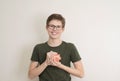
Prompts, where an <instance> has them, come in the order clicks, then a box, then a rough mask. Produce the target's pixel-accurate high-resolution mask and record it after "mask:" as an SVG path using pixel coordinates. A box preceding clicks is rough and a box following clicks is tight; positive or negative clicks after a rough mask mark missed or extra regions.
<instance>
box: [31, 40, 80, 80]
mask: <svg viewBox="0 0 120 81" xmlns="http://www.w3.org/2000/svg"><path fill="white" fill-rule="evenodd" d="M50 51H54V52H57V53H58V54H60V56H61V60H60V61H61V63H62V64H64V65H66V66H68V67H70V62H76V61H79V60H81V57H80V55H79V53H78V51H77V49H76V47H75V45H74V44H72V43H67V42H64V41H63V42H62V44H61V45H59V46H57V47H50V46H49V45H48V44H47V42H45V43H42V44H37V45H36V46H35V47H34V50H33V53H32V57H31V60H32V61H38V62H39V64H42V63H43V62H44V61H45V59H46V53H47V52H50ZM39 80H40V81H71V77H70V74H69V73H68V72H66V71H64V70H62V69H60V68H57V67H55V66H48V67H47V68H46V69H45V70H44V71H43V72H42V73H41V74H40V75H39Z"/></svg>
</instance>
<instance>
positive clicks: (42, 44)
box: [34, 42, 46, 48]
mask: <svg viewBox="0 0 120 81" xmlns="http://www.w3.org/2000/svg"><path fill="white" fill-rule="evenodd" d="M45 46H46V42H43V43H39V44H36V45H35V46H34V48H41V47H45Z"/></svg>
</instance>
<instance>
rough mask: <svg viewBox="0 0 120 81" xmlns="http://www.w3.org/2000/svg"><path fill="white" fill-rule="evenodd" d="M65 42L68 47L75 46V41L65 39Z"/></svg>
mask: <svg viewBox="0 0 120 81" xmlns="http://www.w3.org/2000/svg"><path fill="white" fill-rule="evenodd" d="M63 43H64V44H65V45H67V46H68V47H74V46H75V45H74V43H71V42H66V41H63Z"/></svg>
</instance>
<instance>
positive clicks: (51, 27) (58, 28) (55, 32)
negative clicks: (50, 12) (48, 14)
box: [46, 20, 64, 39]
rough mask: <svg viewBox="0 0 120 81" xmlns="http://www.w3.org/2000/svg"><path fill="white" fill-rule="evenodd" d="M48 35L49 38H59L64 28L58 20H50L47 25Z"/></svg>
mask: <svg viewBox="0 0 120 81" xmlns="http://www.w3.org/2000/svg"><path fill="white" fill-rule="evenodd" d="M46 29H47V31H48V35H49V37H50V38H51V39H60V37H61V34H62V32H63V31H64V28H63V26H62V22H61V21H60V20H51V21H50V22H49V23H48V25H47V27H46Z"/></svg>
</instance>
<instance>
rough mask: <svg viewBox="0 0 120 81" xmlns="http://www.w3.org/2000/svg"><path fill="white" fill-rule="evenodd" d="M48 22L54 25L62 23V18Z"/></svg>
mask: <svg viewBox="0 0 120 81" xmlns="http://www.w3.org/2000/svg"><path fill="white" fill-rule="evenodd" d="M48 24H52V25H62V22H61V21H60V20H51V21H50V22H49V23H48Z"/></svg>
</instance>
